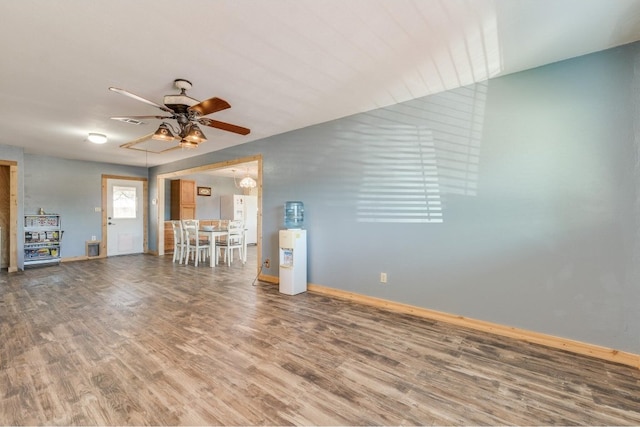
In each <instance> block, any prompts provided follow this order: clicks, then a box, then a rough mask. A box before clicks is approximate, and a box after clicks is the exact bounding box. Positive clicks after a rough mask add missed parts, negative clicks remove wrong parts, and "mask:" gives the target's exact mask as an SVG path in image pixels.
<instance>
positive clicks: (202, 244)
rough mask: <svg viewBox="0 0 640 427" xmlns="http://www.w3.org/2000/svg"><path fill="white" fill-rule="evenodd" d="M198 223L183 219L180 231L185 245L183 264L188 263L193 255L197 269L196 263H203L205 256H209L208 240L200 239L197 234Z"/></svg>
mask: <svg viewBox="0 0 640 427" xmlns="http://www.w3.org/2000/svg"><path fill="white" fill-rule="evenodd" d="M199 228H200V222H199V221H198V220H197V219H183V220H182V230H183V236H184V240H185V243H186V253H185V256H184V262H183V263H184V264H188V263H189V259H190V258H191V256H192V255H193V263H194V265H195V266H196V267H197V266H198V261H204V260H205V259H206V257H207V256H211V243H210V242H209V240H207V239H204V238H201V236H200V233H199V232H198V230H199Z"/></svg>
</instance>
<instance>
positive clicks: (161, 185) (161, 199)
mask: <svg viewBox="0 0 640 427" xmlns="http://www.w3.org/2000/svg"><path fill="white" fill-rule="evenodd" d="M254 162H255V163H257V174H256V181H257V187H256V188H257V242H256V252H257V260H260V259H261V254H262V156H261V155H256V156H248V157H242V158H238V159H234V160H228V161H224V162H219V163H213V164H209V165H204V166H199V167H195V168H191V169H184V170H179V171H175V172H169V173H164V174H159V175H158V176H157V196H156V199H155V200H154V201H153V202H152V203H154V204H157V206H158V224H157V230H156V233H157V234H156V247H157V254H158V255H164V254H165V251H170V250H171V249H170V248H167V247H166V246H165V235H166V233H170V232H171V227H170V224H169V226H167V225H166V224H168V223H167V220H166V202H167V201H166V198H165V189H166V188H167V186H168V185H169V181H170V180H173V179H180V177H184V176H186V175H194V174H206V173H210V172H212V171H216V170H222V169H228V168H230V167H235V168H237V169H238V171H243V170H245V168H244V167H243V165H245V164H249V163H254ZM167 243H168V244H169V245H170V246H171V243H170V242H169V241H168V242H167ZM255 267H256V271H259V267H260V262H259V261H256V266H255Z"/></svg>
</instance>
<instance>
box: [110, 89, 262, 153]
mask: <svg viewBox="0 0 640 427" xmlns="http://www.w3.org/2000/svg"><path fill="white" fill-rule="evenodd" d="M173 84H174V85H175V87H176V88H178V89H180V93H179V94H176V95H165V97H164V99H163V104H164V105H160V104H156V103H155V102H153V101H149V100H148V99H145V98H143V97H141V96H138V95H136V94H134V93H131V92H129V91H126V90H124V89H119V88H117V87H110V88H109V90H111V91H113V92H116V93H119V94H121V95H125V96H128V97H129V98H133V99H135V100H138V101H141V102H144V103H145V104H149V105H152V106H154V107H157V108H159V109H160V110H162V111H164V112H165V113H167V115H164V116H126V117H123V116H120V117H111V119H113V120H120V121H122V122H125V123H132V124H142V123H143V122H142V120H145V119H158V120H162V123H161V124H160V126H159V127H158V130H156V131H155V133H154V134H153V135H152V136H151V138H153V139H157V140H160V141H174V140H176V139H177V140H179V141H180V145H179V146H180V147H183V148H196V147H197V146H198V144H200V143H201V142H204V141H206V140H207V138H206V136H205V135H204V134H203V133H202V131H201V130H200V128H199V127H198V123H199V124H201V125H204V126H209V127H212V128H217V129H222V130H225V131H227V132H234V133H237V134H240V135H247V134H249V132H251V131H250V130H249V129H247V128H244V127H242V126H237V125H233V124H231V123H225V122H220V121H218V120H213V119H209V118H207V117H203V116H206V115H209V114H211V113H215V112H217V111H221V110H226V109H227V108H231V105H229V103H228V102H227V101H225V100H223V99H220V98H216V97H213V98H209V99H207V100H205V101H202V102H201V101H198V100H196V99H193V98H191V97H190V96H188V95H187V93H186V92H187V90H188V89H191V82H190V81H188V80H184V79H176V80H174V81H173ZM165 120H175V121H176V122H177V127H174V126H173V125H172V124H171V123H169V122H166V121H165ZM145 139H148V137H147V138H145Z"/></svg>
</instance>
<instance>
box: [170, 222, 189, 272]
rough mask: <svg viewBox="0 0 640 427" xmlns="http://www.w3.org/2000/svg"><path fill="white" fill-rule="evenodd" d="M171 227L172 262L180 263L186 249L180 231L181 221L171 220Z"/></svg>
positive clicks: (182, 234)
mask: <svg viewBox="0 0 640 427" xmlns="http://www.w3.org/2000/svg"><path fill="white" fill-rule="evenodd" d="M171 228H172V229H173V262H178V263H182V259H183V258H184V256H185V253H186V249H187V244H186V242H185V240H184V233H183V231H182V222H181V221H171Z"/></svg>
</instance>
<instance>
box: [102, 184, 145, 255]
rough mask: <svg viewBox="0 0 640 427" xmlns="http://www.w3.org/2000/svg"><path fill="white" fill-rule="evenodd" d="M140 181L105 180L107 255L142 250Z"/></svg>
mask: <svg viewBox="0 0 640 427" xmlns="http://www.w3.org/2000/svg"><path fill="white" fill-rule="evenodd" d="M142 201H143V184H142V181H136V180H125V179H107V256H116V255H127V254H137V253H142V252H143V251H144V217H143V205H142Z"/></svg>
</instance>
